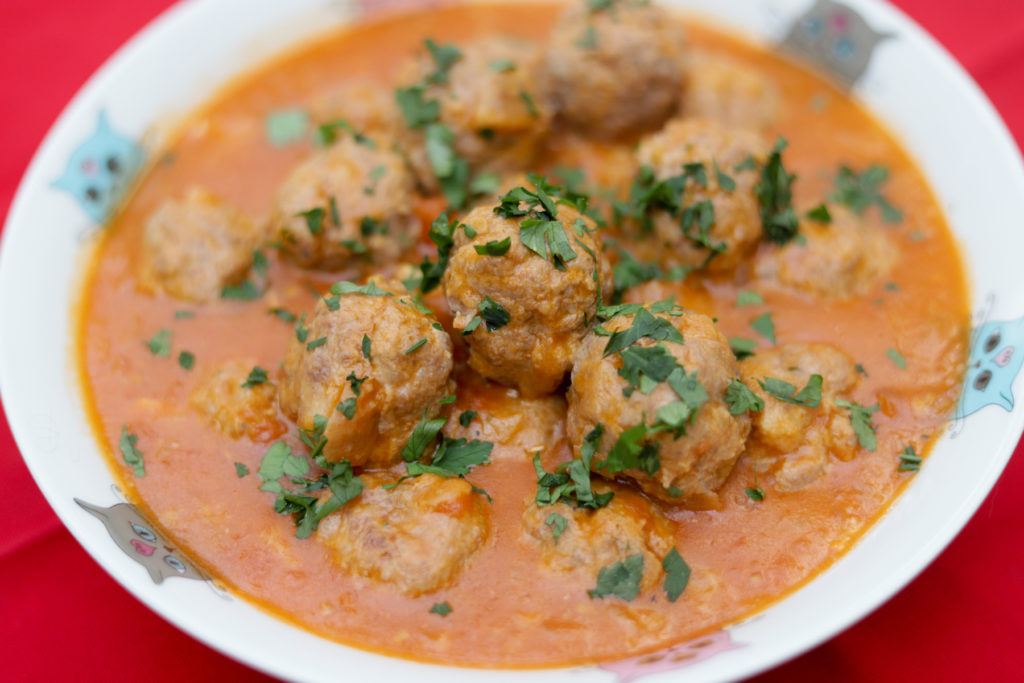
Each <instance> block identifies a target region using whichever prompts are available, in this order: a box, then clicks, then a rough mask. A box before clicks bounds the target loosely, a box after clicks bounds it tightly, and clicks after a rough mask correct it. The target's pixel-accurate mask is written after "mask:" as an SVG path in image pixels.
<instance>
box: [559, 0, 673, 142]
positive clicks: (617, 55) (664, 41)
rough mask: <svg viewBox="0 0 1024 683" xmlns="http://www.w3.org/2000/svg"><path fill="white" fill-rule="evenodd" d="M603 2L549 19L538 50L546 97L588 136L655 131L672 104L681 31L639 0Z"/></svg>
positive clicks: (666, 16)
mask: <svg viewBox="0 0 1024 683" xmlns="http://www.w3.org/2000/svg"><path fill="white" fill-rule="evenodd" d="M580 4H583V3H580ZM605 5H606V6H603V7H600V8H597V7H594V6H592V5H591V4H590V3H588V6H586V7H575V8H573V9H570V10H568V11H566V12H565V13H564V14H563V15H562V16H561V17H560V18H559V20H558V23H557V24H555V27H554V28H553V29H552V32H551V37H550V40H549V42H548V47H547V54H546V65H547V72H548V73H547V77H548V84H549V85H548V88H549V98H550V99H551V101H552V102H553V103H554V106H555V108H556V110H557V111H558V114H559V117H560V118H561V119H562V120H563V122H564V123H565V124H566V125H567V126H568V127H569V128H571V129H572V130H579V131H580V132H582V133H584V134H586V135H588V136H590V137H597V138H616V137H622V136H625V135H629V134H635V133H639V132H643V131H646V130H653V129H656V128H657V127H658V126H660V125H661V124H662V123H664V122H665V120H666V119H667V118H668V117H669V116H671V115H672V113H673V112H674V111H675V109H676V107H677V106H678V103H679V96H680V93H681V91H682V85H683V55H684V49H683V44H684V35H683V29H682V27H681V25H680V24H679V22H677V21H676V20H675V19H674V18H673V17H672V16H671V15H670V14H669V13H668V12H666V11H665V10H664V9H662V8H660V7H657V6H655V5H651V4H648V3H646V2H634V1H632V0H615V1H614V2H610V3H605Z"/></svg>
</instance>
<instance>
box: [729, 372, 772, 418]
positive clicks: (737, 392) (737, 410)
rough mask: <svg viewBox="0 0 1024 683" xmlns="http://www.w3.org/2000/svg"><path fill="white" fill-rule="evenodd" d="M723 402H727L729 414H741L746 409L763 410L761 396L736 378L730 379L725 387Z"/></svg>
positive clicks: (756, 411)
mask: <svg viewBox="0 0 1024 683" xmlns="http://www.w3.org/2000/svg"><path fill="white" fill-rule="evenodd" d="M725 402H726V403H728V404H729V413H730V414H731V415H742V414H743V413H745V412H747V411H748V410H749V411H750V412H753V413H760V412H761V411H762V410H764V401H763V400H762V399H761V397H760V396H758V395H757V394H755V393H754V392H753V391H751V390H750V388H749V387H747V385H746V384H744V383H743V382H741V381H739V380H738V379H734V380H733V381H731V382H730V383H729V386H727V387H726V388H725Z"/></svg>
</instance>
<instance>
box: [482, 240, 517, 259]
mask: <svg viewBox="0 0 1024 683" xmlns="http://www.w3.org/2000/svg"><path fill="white" fill-rule="evenodd" d="M511 246H512V238H511V237H506V238H505V239H503V240H500V241H498V240H494V241H491V242H488V243H487V244H484V245H480V244H476V245H474V246H473V249H475V250H476V253H478V254H480V255H481V256H504V255H505V254H507V253H508V250H509V248H510V247H511Z"/></svg>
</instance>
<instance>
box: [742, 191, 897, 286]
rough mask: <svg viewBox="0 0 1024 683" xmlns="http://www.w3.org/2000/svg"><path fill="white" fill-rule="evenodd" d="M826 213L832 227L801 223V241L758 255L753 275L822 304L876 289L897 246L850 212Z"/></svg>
mask: <svg viewBox="0 0 1024 683" xmlns="http://www.w3.org/2000/svg"><path fill="white" fill-rule="evenodd" d="M828 211H829V213H830V214H831V217H832V221H831V223H828V224H823V223H820V222H815V221H813V220H806V219H805V220H803V221H801V224H800V234H801V235H802V236H803V238H802V240H799V241H792V242H790V243H789V244H787V245H785V246H783V247H778V246H773V247H771V248H770V249H768V250H766V251H765V252H764V253H763V254H760V255H759V257H758V259H757V263H756V265H755V266H754V273H755V275H756V276H757V277H758V278H759V279H761V280H764V281H767V282H772V283H774V284H776V285H780V286H782V287H784V288H787V289H792V290H795V291H798V292H803V293H805V294H809V295H811V296H813V297H817V298H822V299H848V298H850V297H851V296H855V295H857V294H864V293H865V292H867V291H868V290H870V289H871V288H872V287H873V286H875V285H876V284H877V283H878V282H879V281H880V280H881V279H882V278H884V277H885V276H886V275H887V274H888V273H889V271H890V270H892V267H893V265H894V264H895V262H896V257H897V248H896V245H894V244H893V243H892V242H891V241H890V240H889V238H888V237H886V235H885V233H884V232H883V231H882V230H881V229H880V228H878V227H876V226H874V225H870V224H868V223H866V222H864V221H862V220H860V219H859V218H857V216H856V215H854V213H853V212H852V211H850V210H848V209H846V208H844V207H841V206H835V205H833V206H829V207H828Z"/></svg>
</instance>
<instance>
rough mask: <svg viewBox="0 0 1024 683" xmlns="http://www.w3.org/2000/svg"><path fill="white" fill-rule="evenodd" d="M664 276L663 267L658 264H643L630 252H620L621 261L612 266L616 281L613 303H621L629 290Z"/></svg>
mask: <svg viewBox="0 0 1024 683" xmlns="http://www.w3.org/2000/svg"><path fill="white" fill-rule="evenodd" d="M662 276H663V275H662V271H661V266H659V265H658V264H657V263H654V262H648V263H641V262H640V261H637V260H636V259H635V258H633V257H632V256H631V255H630V254H629V252H627V251H619V261H618V263H616V264H615V265H614V266H612V277H613V278H614V281H615V289H614V291H613V292H612V297H611V301H612V303H613V304H617V303H620V302H621V301H622V295H623V293H624V292H625V291H626V290H627V289H629V288H631V287H636V286H637V285H641V284H643V283H645V282H650V281H651V280H657V279H659V278H661V277H662Z"/></svg>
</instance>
